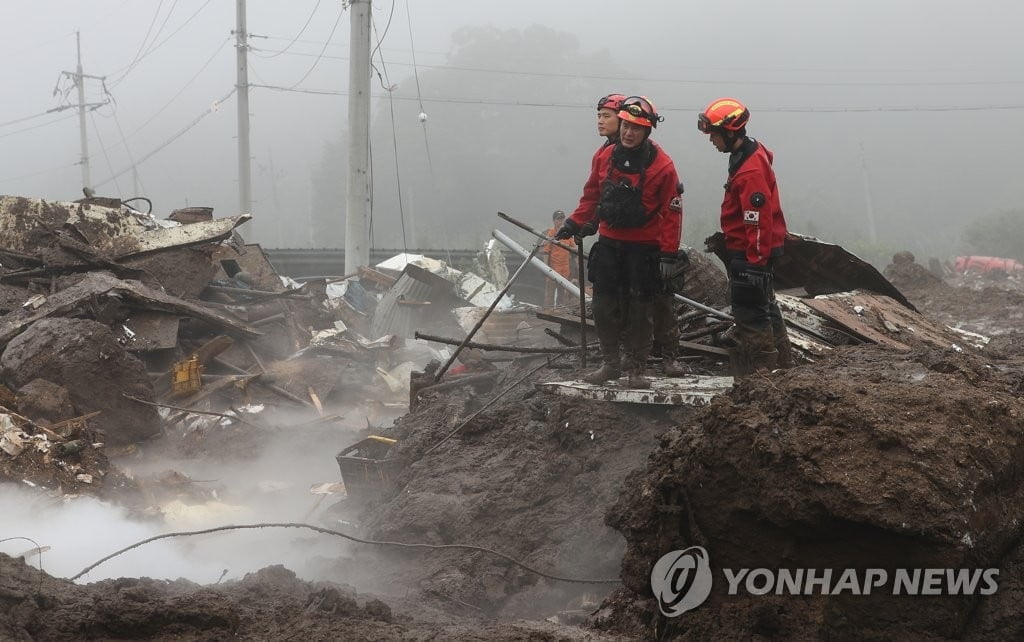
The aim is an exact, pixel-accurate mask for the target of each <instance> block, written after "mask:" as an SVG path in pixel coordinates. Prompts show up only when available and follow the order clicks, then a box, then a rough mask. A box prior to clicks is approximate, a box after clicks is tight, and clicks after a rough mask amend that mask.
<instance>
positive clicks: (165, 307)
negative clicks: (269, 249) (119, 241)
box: [0, 271, 262, 344]
mask: <svg viewBox="0 0 1024 642" xmlns="http://www.w3.org/2000/svg"><path fill="white" fill-rule="evenodd" d="M101 294H108V295H109V294H113V295H117V296H119V297H121V298H122V299H123V300H125V301H126V302H129V303H132V304H134V305H135V306H136V307H139V308H144V309H147V310H154V311H159V312H168V313H172V314H178V315H180V316H187V317H194V318H196V319H201V320H203V321H206V322H207V323H210V324H211V325H214V326H218V327H221V328H223V329H224V330H225V331H226V332H231V333H235V334H238V335H241V336H244V337H250V338H254V337H259V336H262V333H261V332H260V331H259V330H257V329H256V328H254V327H252V326H250V325H249V324H247V323H243V322H241V321H238V320H235V319H231V318H229V317H227V316H225V315H223V314H221V313H219V312H214V311H213V310H209V309H207V308H204V307H202V306H199V305H195V304H193V303H189V302H187V301H184V300H182V299H179V298H177V297H173V296H170V295H168V294H164V293H163V292H158V291H156V290H153V289H151V288H149V287H146V286H145V285H143V284H142V283H140V282H138V281H123V280H121V279H118V278H117V277H115V276H113V275H112V274H110V273H109V272H102V271H99V272H90V273H89V274H87V275H86V277H85V278H84V279H82V280H81V281H79V282H78V283H76V284H74V285H72V286H70V287H68V288H65V289H63V290H61V291H60V292H57V293H56V294H51V295H49V296H47V297H46V298H45V300H43V301H42V303H41V304H40V305H39V306H37V307H35V308H33V309H29V308H25V307H22V308H20V309H18V310H15V311H13V312H10V313H9V314H7V315H5V316H4V317H3V318H2V319H0V344H6V343H7V342H8V341H10V340H11V339H13V338H14V337H15V336H17V335H18V334H19V333H21V331H22V330H24V329H25V328H26V327H28V326H29V325H31V324H32V323H34V322H36V321H38V320H39V319H45V318H47V317H50V316H55V315H64V314H67V313H69V312H71V311H73V310H75V309H76V308H78V307H79V306H80V305H82V304H85V303H88V302H89V301H90V300H91V299H92V298H93V297H96V296H98V295H101Z"/></svg>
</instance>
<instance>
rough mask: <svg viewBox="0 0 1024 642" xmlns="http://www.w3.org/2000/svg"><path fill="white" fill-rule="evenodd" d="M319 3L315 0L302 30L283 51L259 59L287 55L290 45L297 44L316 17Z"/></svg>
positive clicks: (320, 0) (318, 0)
mask: <svg viewBox="0 0 1024 642" xmlns="http://www.w3.org/2000/svg"><path fill="white" fill-rule="evenodd" d="M321 2H322V0H316V4H315V5H314V6H313V10H312V11H310V12H309V17H308V18H306V24H304V25H302V29H299V33H297V34H295V37H294V38H292V39H291V41H290V42H289V43H288V44H287V45H285V47H284V49H282V50H280V51H277V52H274V53H273V54H271V55H269V56H260V58H277V57H278V56H280V55H281V54H284V53H288V50H289V49H291V48H292V45H294V44H295V43H296V42H298V41H299V37H300V36H301V35H302V34H304V33H305V32H306V29H307V28H308V27H309V23H311V22H312V21H313V16H315V15H316V12H317V9H319V8H320V3H321ZM318 44H319V43H318Z"/></svg>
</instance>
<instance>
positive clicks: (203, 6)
mask: <svg viewBox="0 0 1024 642" xmlns="http://www.w3.org/2000/svg"><path fill="white" fill-rule="evenodd" d="M211 2H213V0H206V2H204V3H203V4H202V5H201V6H200V7H199V8H198V9H196V10H195V12H193V13H192V15H190V16H189V17H188V18H186V19H185V22H183V23H181V24H180V25H178V28H177V29H175V30H174V31H172V32H171V33H169V34H167V37H166V38H164V39H163V40H161V41H160V42H158V43H156V44H155V45H153V46H152V47H150V48H149V49H148V50H146V53H144V54H142V56H141V57H139V58H138V60H136V61H134V62H133V63H132V64H130V65H128V67H122V68H121V69H119V70H117V71H115V72H113V73H111V74H110V75H114V74H121V75H120V76H119V77H118V78H115V79H114V80H113V81H112V82H111V85H110V86H111V87H113V86H116V85H117V84H119V83H120V82H121V81H122V80H124V78H125V76H127V75H128V73H129V72H131V70H132V69H134V66H136V65H138V63H140V62H142V61H143V60H145V59H146V58H147V57H148V56H149V55H150V54H152V53H153V52H154V51H156V50H157V49H159V48H160V47H162V46H164V44H165V43H166V42H167V41H168V40H170V39H171V38H173V37H174V36H175V35H177V34H178V32H179V31H181V30H182V29H184V28H185V27H186V26H187V25H188V24H189V23H190V22H192V21H193V20H194V19H195V17H196V16H198V15H199V14H200V13H202V11H203V9H205V8H206V7H208V6H209V5H210V3H211ZM122 72H123V73H122Z"/></svg>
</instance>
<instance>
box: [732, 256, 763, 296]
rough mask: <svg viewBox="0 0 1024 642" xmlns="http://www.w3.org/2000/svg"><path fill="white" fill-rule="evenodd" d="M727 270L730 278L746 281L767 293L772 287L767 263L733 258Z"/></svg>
mask: <svg viewBox="0 0 1024 642" xmlns="http://www.w3.org/2000/svg"><path fill="white" fill-rule="evenodd" d="M729 271H730V272H731V273H732V275H734V276H733V277H732V278H734V279H736V280H738V281H739V282H741V283H743V282H745V283H747V284H749V285H750V286H752V287H755V288H757V289H758V290H760V291H762V292H765V293H768V292H769V291H770V290H771V287H772V273H771V269H770V268H769V267H768V266H767V265H756V264H754V263H750V262H748V261H745V260H743V259H733V260H732V261H731V262H730V266H729Z"/></svg>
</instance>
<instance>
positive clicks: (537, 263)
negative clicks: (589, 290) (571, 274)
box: [491, 230, 580, 296]
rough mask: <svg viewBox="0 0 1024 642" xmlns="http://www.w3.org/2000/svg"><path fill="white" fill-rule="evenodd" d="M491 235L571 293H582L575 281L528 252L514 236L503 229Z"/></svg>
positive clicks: (576, 294) (492, 232) (494, 231)
mask: <svg viewBox="0 0 1024 642" xmlns="http://www.w3.org/2000/svg"><path fill="white" fill-rule="evenodd" d="M491 236H493V237H494V238H496V239H498V241H499V242H500V243H501V244H502V245H504V246H505V247H507V248H508V249H510V250H512V251H513V252H515V253H516V254H518V255H519V256H521V257H523V258H524V259H529V261H528V263H530V264H532V265H533V266H534V267H535V268H537V269H538V270H540V271H541V272H543V273H544V274H545V275H546V276H547V277H548V278H550V279H554V280H555V283H557V284H558V285H560V286H562V287H563V288H565V289H566V290H568V291H569V293H570V294H573V295H575V296H579V295H580V289H579V288H578V287H576V284H575V283H573V282H572V281H570V280H569V279H567V278H565V277H564V276H562V275H561V274H559V273H558V272H555V271H554V270H552V269H551V267H550V266H548V265H547V264H546V263H544V261H541V260H540V259H538V258H536V257H535V256H534V255H533V254H530V253H529V252H527V251H526V249H525V248H523V246H522V245H520V244H518V243H516V242H515V241H514V240H512V238H510V237H509V236H508V235H507V234H505V233H504V232H502V231H501V230H492V231H491ZM538 247H540V246H538ZM535 253H536V252H534V254H535ZM524 265H525V264H524Z"/></svg>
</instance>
